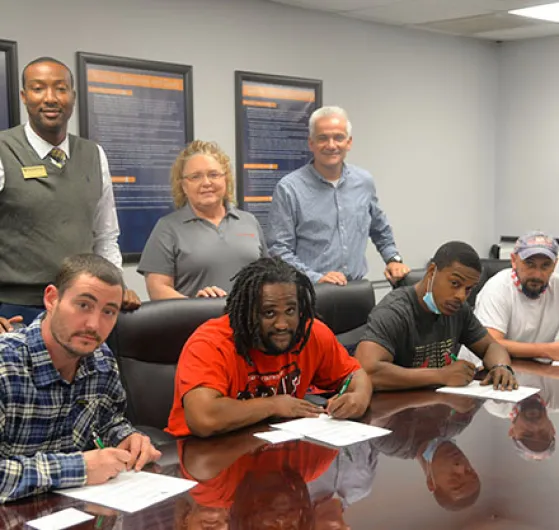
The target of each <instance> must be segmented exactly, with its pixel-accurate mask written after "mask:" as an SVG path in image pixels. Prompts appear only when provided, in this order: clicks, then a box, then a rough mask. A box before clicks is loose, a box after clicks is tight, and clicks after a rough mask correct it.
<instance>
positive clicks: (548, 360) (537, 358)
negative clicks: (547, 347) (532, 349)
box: [532, 357, 557, 366]
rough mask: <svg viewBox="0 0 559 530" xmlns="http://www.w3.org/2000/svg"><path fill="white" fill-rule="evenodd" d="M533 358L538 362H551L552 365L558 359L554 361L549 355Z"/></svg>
mask: <svg viewBox="0 0 559 530" xmlns="http://www.w3.org/2000/svg"><path fill="white" fill-rule="evenodd" d="M532 360H533V361H536V362H537V363H541V364H551V365H554V363H555V362H556V361H552V360H551V359H550V358H549V357H532ZM555 366H557V365H555Z"/></svg>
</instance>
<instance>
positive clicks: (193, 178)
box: [181, 171, 225, 182]
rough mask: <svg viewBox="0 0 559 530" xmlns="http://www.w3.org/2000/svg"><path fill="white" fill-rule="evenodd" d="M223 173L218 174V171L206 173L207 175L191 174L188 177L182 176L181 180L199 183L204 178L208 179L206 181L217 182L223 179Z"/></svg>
mask: <svg viewBox="0 0 559 530" xmlns="http://www.w3.org/2000/svg"><path fill="white" fill-rule="evenodd" d="M224 176H225V173H220V172H219V171H208V172H207V173H191V174H190V175H183V176H182V177H181V180H184V179H186V180H188V181H190V182H201V181H202V179H203V178H204V177H208V180H218V179H220V178H223V177H224Z"/></svg>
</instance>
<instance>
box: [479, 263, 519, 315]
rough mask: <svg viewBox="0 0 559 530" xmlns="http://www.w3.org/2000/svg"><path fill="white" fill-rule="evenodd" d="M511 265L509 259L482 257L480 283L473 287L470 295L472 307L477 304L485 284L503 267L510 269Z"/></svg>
mask: <svg viewBox="0 0 559 530" xmlns="http://www.w3.org/2000/svg"><path fill="white" fill-rule="evenodd" d="M510 267H511V263H510V260H508V259H493V258H482V259H481V276H480V279H479V283H478V284H477V285H476V286H475V287H474V288H473V289H472V292H471V293H470V296H469V297H468V302H469V303H470V305H471V306H472V307H475V305H476V298H477V295H478V294H479V292H480V291H481V290H482V288H483V286H484V285H485V283H486V282H487V280H489V278H491V277H492V276H495V274H497V273H498V272H500V271H502V270H503V269H508V268H510Z"/></svg>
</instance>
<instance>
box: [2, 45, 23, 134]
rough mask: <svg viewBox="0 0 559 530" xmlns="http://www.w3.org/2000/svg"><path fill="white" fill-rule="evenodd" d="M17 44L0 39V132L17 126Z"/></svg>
mask: <svg viewBox="0 0 559 530" xmlns="http://www.w3.org/2000/svg"><path fill="white" fill-rule="evenodd" d="M17 75H18V72H17V43H16V42H14V41H11V40H1V39H0V131H3V130H4V129H9V128H10V127H15V126H16V125H18V124H19V94H18V86H19V85H18V79H17Z"/></svg>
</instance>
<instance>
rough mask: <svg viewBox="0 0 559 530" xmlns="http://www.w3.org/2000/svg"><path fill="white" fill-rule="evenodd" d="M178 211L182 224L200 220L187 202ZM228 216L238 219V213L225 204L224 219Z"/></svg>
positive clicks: (229, 204)
mask: <svg viewBox="0 0 559 530" xmlns="http://www.w3.org/2000/svg"><path fill="white" fill-rule="evenodd" d="M180 211H181V213H182V220H183V222H184V223H188V222H189V221H193V220H194V219H200V217H198V216H197V215H196V214H195V213H194V210H192V206H190V204H189V203H188V202H187V203H186V204H185V205H184V206H183V207H182V208H181V209H180ZM228 215H231V216H232V217H235V218H236V219H239V217H240V216H239V211H238V210H237V208H236V207H235V206H234V205H233V204H231V203H230V202H227V203H225V217H227V216H228Z"/></svg>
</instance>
